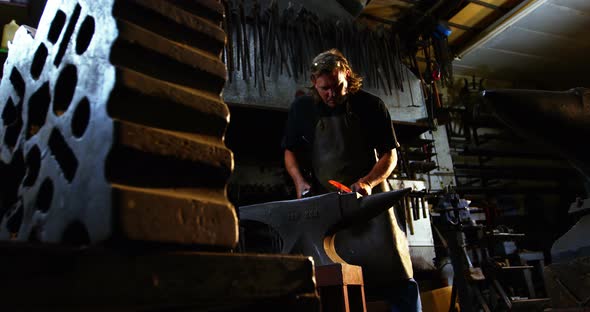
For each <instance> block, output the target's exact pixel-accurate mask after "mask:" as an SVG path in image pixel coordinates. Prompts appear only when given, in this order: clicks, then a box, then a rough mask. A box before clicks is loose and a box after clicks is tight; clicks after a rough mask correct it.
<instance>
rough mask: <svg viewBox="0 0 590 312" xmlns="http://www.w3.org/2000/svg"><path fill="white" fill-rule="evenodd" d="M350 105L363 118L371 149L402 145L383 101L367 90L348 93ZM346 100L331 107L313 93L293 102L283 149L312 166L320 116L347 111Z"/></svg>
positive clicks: (361, 122) (307, 165) (305, 165)
mask: <svg viewBox="0 0 590 312" xmlns="http://www.w3.org/2000/svg"><path fill="white" fill-rule="evenodd" d="M347 101H348V108H349V109H350V112H351V113H352V114H354V115H356V116H357V117H358V119H359V121H360V125H361V129H362V131H363V133H362V134H363V136H364V137H365V138H366V139H367V142H368V144H369V147H370V148H374V149H376V150H377V152H378V153H379V154H380V153H382V152H385V151H388V150H391V149H393V148H397V147H399V143H398V142H397V139H396V137H395V132H394V129H393V125H392V123H391V117H390V116H389V112H388V110H387V107H386V106H385V104H384V103H383V101H382V100H381V99H380V98H379V97H377V96H375V95H373V94H371V93H368V92H366V91H363V90H359V91H358V92H356V93H354V94H349V95H348V100H347ZM346 110H347V105H346V103H342V105H338V106H337V107H336V108H330V107H329V106H327V105H326V104H324V103H323V102H320V103H316V102H315V101H314V99H313V97H312V96H309V95H304V96H300V97H298V98H297V99H295V101H294V102H293V103H292V104H291V108H290V111H289V117H288V119H287V125H286V130H285V136H284V140H283V148H285V149H288V150H290V151H292V152H294V153H295V154H296V155H297V158H298V161H299V165H300V166H301V167H303V168H311V163H310V159H311V152H312V150H311V149H312V146H313V141H314V135H315V127H316V124H317V122H318V120H319V118H320V117H322V116H330V115H336V114H344V113H346Z"/></svg>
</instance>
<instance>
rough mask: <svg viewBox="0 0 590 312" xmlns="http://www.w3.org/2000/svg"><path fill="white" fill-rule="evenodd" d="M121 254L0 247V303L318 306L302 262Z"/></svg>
mask: <svg viewBox="0 0 590 312" xmlns="http://www.w3.org/2000/svg"><path fill="white" fill-rule="evenodd" d="M126 250H127V252H125V253H122V252H114V251H111V250H105V249H100V248H96V247H95V248H92V249H88V248H83V249H76V248H67V247H63V246H51V245H41V244H39V245H30V244H23V243H0V258H1V259H2V264H3V265H2V266H0V276H2V278H3V281H4V282H3V283H2V286H0V291H1V292H2V294H3V295H2V297H3V299H2V305H3V307H4V308H8V309H7V310H12V311H14V310H19V311H20V310H27V309H28V310H34V309H35V308H37V309H39V308H43V307H47V306H52V307H55V308H60V309H59V310H62V309H61V307H63V308H64V309H72V308H79V309H82V310H88V309H90V310H91V309H94V308H97V307H101V308H104V309H108V310H109V311H112V309H111V308H113V309H114V308H127V309H129V310H134V311H136V310H137V309H141V308H154V309H156V308H163V307H166V308H169V309H170V308H174V307H176V308H178V307H184V308H187V307H192V308H194V309H195V310H199V309H202V310H211V309H212V308H213V307H215V308H219V307H232V306H236V307H237V306H246V305H254V306H257V305H258V306H259V305H260V304H261V303H264V302H267V303H269V304H271V303H273V302H274V303H276V304H278V303H281V304H282V305H284V306H287V305H285V304H286V303H288V302H291V303H295V302H299V300H301V302H307V303H306V304H305V305H306V306H307V307H313V306H314V304H316V305H317V306H319V301H318V298H317V294H316V290H315V283H314V279H313V274H314V273H313V272H314V271H313V263H312V261H311V259H310V258H308V257H303V256H288V255H260V254H237V253H212V252H192V251H186V252H178V251H177V252H164V251H162V252H156V251H155V250H156V249H155V248H151V249H147V248H144V249H138V248H136V249H130V248H127V249H126ZM299 298H301V299H299ZM301 302H300V303H301ZM314 302H315V303H314ZM9 307H12V309H11V308H9ZM87 308H88V309H87ZM290 311H292V310H290ZM312 311H318V310H316V309H312Z"/></svg>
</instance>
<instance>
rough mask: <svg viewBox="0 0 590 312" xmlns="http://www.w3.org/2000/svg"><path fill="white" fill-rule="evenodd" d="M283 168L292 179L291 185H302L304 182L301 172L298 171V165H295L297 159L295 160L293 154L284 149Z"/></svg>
mask: <svg viewBox="0 0 590 312" xmlns="http://www.w3.org/2000/svg"><path fill="white" fill-rule="evenodd" d="M284 157H285V168H286V169H287V172H288V173H289V175H290V176H291V179H293V183H295V185H297V184H299V183H302V182H303V181H304V179H303V175H301V171H300V170H299V163H297V158H295V154H294V153H293V152H291V151H290V150H288V149H285V156H284Z"/></svg>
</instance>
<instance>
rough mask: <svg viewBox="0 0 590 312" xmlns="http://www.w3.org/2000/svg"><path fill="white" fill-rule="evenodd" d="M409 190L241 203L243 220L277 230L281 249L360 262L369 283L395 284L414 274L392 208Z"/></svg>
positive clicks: (324, 260) (320, 259) (325, 260)
mask: <svg viewBox="0 0 590 312" xmlns="http://www.w3.org/2000/svg"><path fill="white" fill-rule="evenodd" d="M410 190H411V188H406V189H402V190H396V191H389V192H384V193H377V194H373V195H369V196H364V197H361V196H360V195H359V194H358V193H344V194H341V193H338V192H334V193H328V194H323V195H318V196H313V197H309V198H303V199H297V200H286V201H275V202H268V203H262V204H256V205H249V206H242V207H240V208H239V219H240V222H241V223H242V224H243V223H244V221H255V222H260V223H262V224H265V225H267V226H268V227H270V228H271V229H272V230H274V231H276V233H277V235H278V236H280V238H281V240H282V246H281V247H280V252H281V253H285V254H304V255H307V256H311V257H313V259H314V261H315V264H316V265H325V264H331V263H335V262H336V263H349V264H354V265H359V266H361V267H362V268H363V275H364V276H365V283H366V284H367V285H380V286H384V285H391V283H392V282H395V281H396V280H400V279H407V278H410V277H411V276H412V269H411V261H410V260H409V259H410V258H409V249H408V244H407V239H406V236H405V233H404V232H403V231H402V230H401V229H400V224H399V223H398V218H396V214H395V212H394V211H393V210H394V209H392V208H391V207H392V206H393V205H395V204H396V203H397V202H398V201H399V200H400V199H402V198H403V197H404V196H406V194H408V193H409V192H410ZM402 221H403V219H402Z"/></svg>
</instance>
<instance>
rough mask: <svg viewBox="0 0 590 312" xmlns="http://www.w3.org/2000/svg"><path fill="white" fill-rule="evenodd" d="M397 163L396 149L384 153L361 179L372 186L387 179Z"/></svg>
mask: <svg viewBox="0 0 590 312" xmlns="http://www.w3.org/2000/svg"><path fill="white" fill-rule="evenodd" d="M396 165H397V153H396V151H395V149H392V150H390V151H387V152H385V153H383V154H382V155H381V156H380V157H379V160H378V161H377V163H376V164H375V165H374V166H373V168H372V169H371V171H370V172H369V173H368V174H367V175H366V176H364V177H362V178H361V179H359V181H362V182H364V183H367V184H369V186H370V187H371V188H373V187H374V186H375V185H377V184H379V183H381V182H383V180H385V179H387V177H389V175H390V174H391V172H393V169H394V168H395V166H396Z"/></svg>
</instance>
